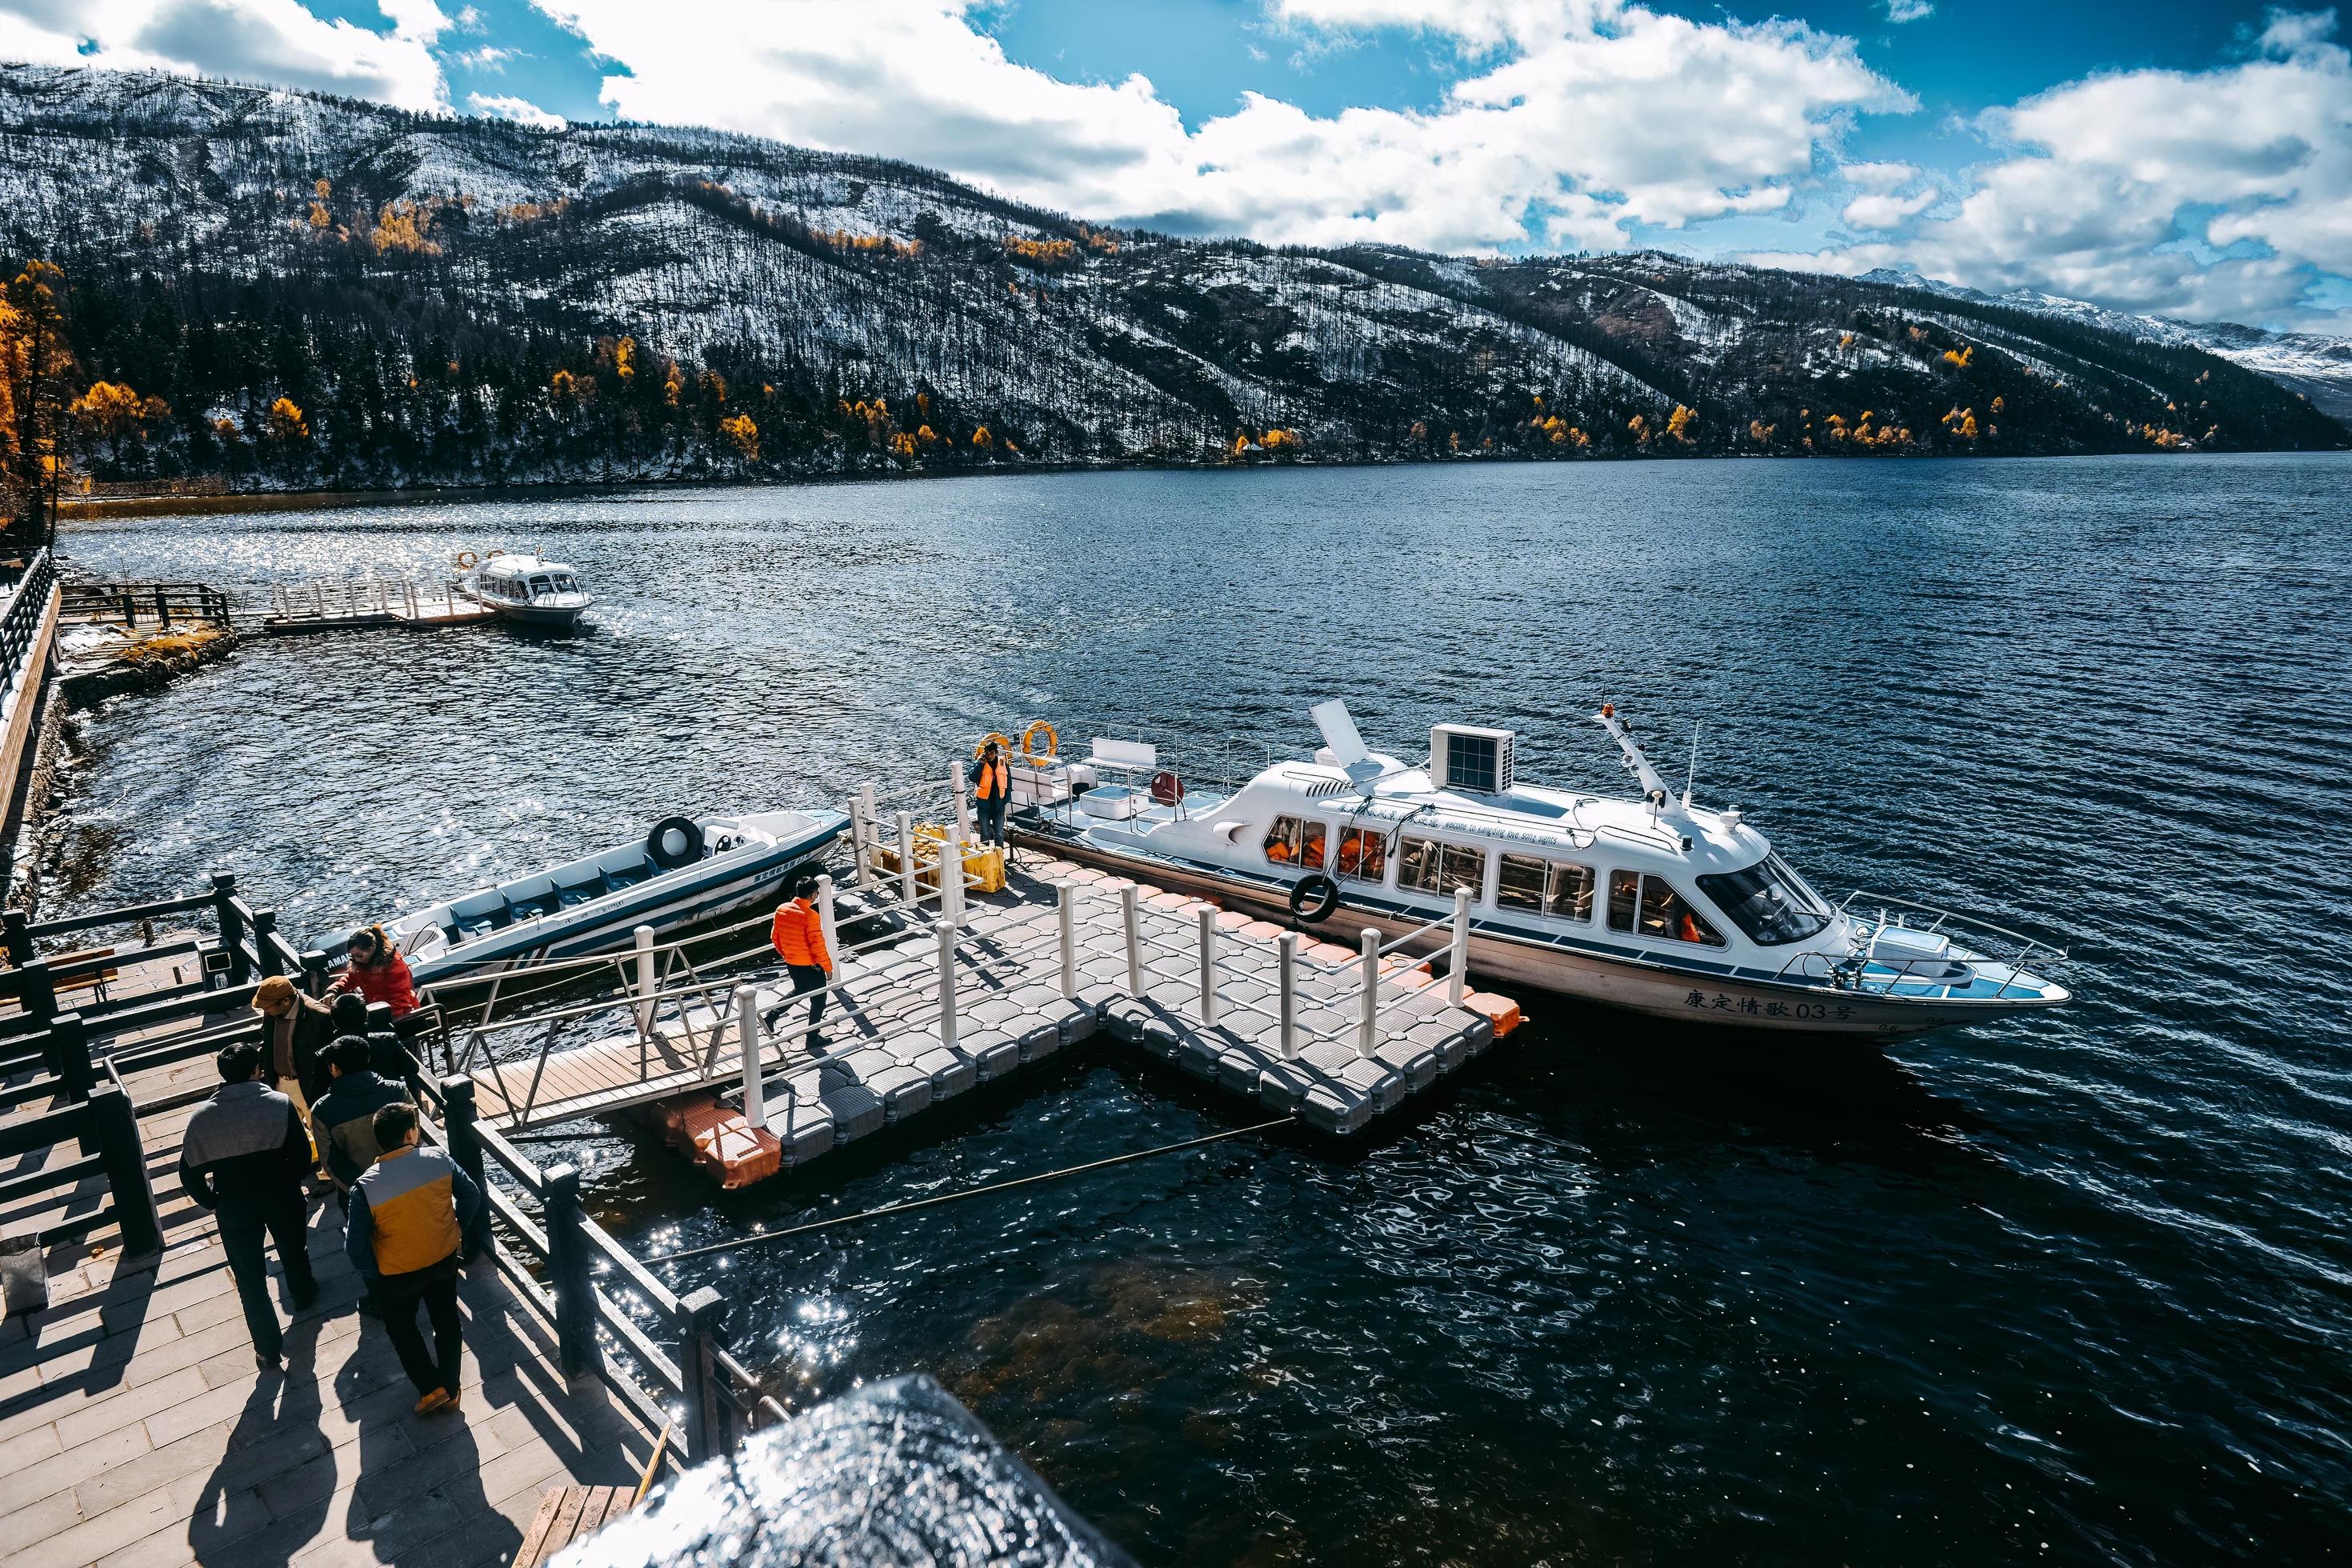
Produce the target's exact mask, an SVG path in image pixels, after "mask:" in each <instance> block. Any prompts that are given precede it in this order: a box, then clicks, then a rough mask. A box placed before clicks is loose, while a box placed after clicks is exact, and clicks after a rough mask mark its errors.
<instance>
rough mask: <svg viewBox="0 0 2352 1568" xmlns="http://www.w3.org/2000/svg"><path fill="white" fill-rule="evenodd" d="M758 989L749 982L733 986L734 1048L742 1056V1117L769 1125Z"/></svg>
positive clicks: (765, 1064)
mask: <svg viewBox="0 0 2352 1568" xmlns="http://www.w3.org/2000/svg"><path fill="white" fill-rule="evenodd" d="M760 1033H761V1030H760V993H759V991H758V990H757V989H756V988H755V987H752V986H750V985H738V986H737V987H736V988H735V1048H736V1050H737V1052H738V1053H740V1055H741V1057H742V1058H743V1120H744V1121H749V1122H750V1123H751V1125H752V1126H754V1127H759V1128H765V1127H766V1126H767V1125H768V1064H767V1062H766V1060H765V1059H764V1054H763V1053H762V1051H761V1040H760Z"/></svg>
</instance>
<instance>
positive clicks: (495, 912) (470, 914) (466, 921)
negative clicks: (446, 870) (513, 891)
mask: <svg viewBox="0 0 2352 1568" xmlns="http://www.w3.org/2000/svg"><path fill="white" fill-rule="evenodd" d="M449 923H450V924H451V925H452V926H455V927H456V928H457V931H458V932H459V934H460V936H461V938H462V937H476V936H480V935H481V934H482V933H483V932H485V931H499V930H502V929H503V928H505V927H507V926H509V925H512V924H513V923H514V914H513V912H512V911H511V910H509V909H508V908H507V900H506V895H505V894H503V893H501V892H499V891H498V890H497V889H491V890H490V891H488V892H487V893H474V894H471V895H469V896H467V897H466V898H462V899H459V900H457V902H456V903H454V904H451V905H450V906H449Z"/></svg>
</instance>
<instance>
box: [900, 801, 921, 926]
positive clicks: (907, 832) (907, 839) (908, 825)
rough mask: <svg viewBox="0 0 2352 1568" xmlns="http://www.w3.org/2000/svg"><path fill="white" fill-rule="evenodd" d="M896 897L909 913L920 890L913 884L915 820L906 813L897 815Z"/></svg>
mask: <svg viewBox="0 0 2352 1568" xmlns="http://www.w3.org/2000/svg"><path fill="white" fill-rule="evenodd" d="M921 891H922V889H920V888H919V887H918V886H917V885H916V883H915V819H914V817H913V816H910V815H909V814H908V813H906V812H903V811H902V812H900V813H898V897H899V898H900V899H901V900H904V901H905V902H906V905H907V908H908V910H909V911H910V912H911V911H912V910H914V908H915V902H916V898H917V896H918V895H919V893H921Z"/></svg>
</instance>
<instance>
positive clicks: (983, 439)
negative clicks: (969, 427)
mask: <svg viewBox="0 0 2352 1568" xmlns="http://www.w3.org/2000/svg"><path fill="white" fill-rule="evenodd" d="M995 439H996V438H995V437H993V436H991V435H990V434H989V433H988V426H985V425H983V426H981V427H980V428H979V429H977V430H975V431H973V432H972V433H971V444H972V445H973V446H975V447H982V448H985V447H989V446H991V445H992V444H993V443H994V441H995Z"/></svg>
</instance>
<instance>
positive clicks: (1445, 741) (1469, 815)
mask: <svg viewBox="0 0 2352 1568" xmlns="http://www.w3.org/2000/svg"><path fill="white" fill-rule="evenodd" d="M1314 712H1315V719H1316V722H1317V724H1318V727H1319V728H1320V729H1321V731H1322V732H1323V737H1324V742H1325V744H1324V746H1323V749H1322V750H1320V751H1318V752H1317V753H1316V755H1315V760H1314V761H1312V762H1284V763H1275V764H1274V765H1272V766H1271V767H1268V768H1266V769H1265V770H1264V771H1263V772H1261V773H1258V774H1256V775H1255V777H1253V778H1251V779H1249V780H1248V781H1247V782H1246V783H1244V784H1241V785H1240V786H1239V787H1238V788H1236V789H1234V790H1233V791H1231V793H1222V792H1219V793H1212V792H1209V791H1207V790H1188V789H1187V788H1186V787H1185V784H1184V782H1183V780H1182V779H1181V777H1180V776H1179V775H1178V773H1176V771H1175V770H1174V769H1173V768H1172V766H1171V764H1170V763H1169V762H1168V761H1167V760H1165V759H1163V758H1161V757H1160V755H1159V754H1158V752H1157V749H1156V748H1155V747H1153V746H1150V745H1144V744H1139V743H1137V742H1125V741H1105V740H1097V742H1095V743H1094V746H1095V750H1094V755H1093V756H1091V757H1089V758H1086V759H1082V760H1078V761H1073V762H1061V761H1044V762H1040V761H1035V760H1031V759H1016V760H1015V763H1014V766H1013V779H1012V791H1011V794H1012V799H1013V804H1014V805H1015V806H1016V807H1017V808H1019V809H1018V810H1017V812H1016V815H1015V816H1014V818H1013V824H1012V825H1011V826H1012V834H1011V837H1012V839H1013V843H1015V844H1016V845H1020V844H1026V845H1031V846H1034V847H1039V848H1043V849H1045V850H1048V851H1050V852H1051V853H1053V854H1055V855H1058V856H1061V857H1063V858H1066V859H1071V860H1077V861H1082V862H1086V863H1089V864H1092V865H1096V866H1100V867H1104V868H1110V869H1113V870H1117V871H1118V872H1121V873H1123V874H1126V875H1129V876H1132V877H1135V878H1137V879H1139V880H1147V881H1150V882H1152V883H1155V884H1157V885H1159V886H1161V887H1167V888H1171V889H1176V890H1181V891H1183V892H1188V893H1195V894H1203V895H1208V896H1212V897H1214V898H1216V899H1218V900H1221V901H1222V902H1223V903H1224V904H1225V905H1226V906H1227V907H1229V908H1234V909H1240V910H1248V911H1251V912H1255V913H1262V914H1265V915H1268V916H1271V917H1273V918H1276V919H1280V918H1282V917H1283V916H1285V915H1288V916H1290V917H1292V918H1295V919H1298V920H1301V921H1307V922H1310V923H1312V922H1317V921H1324V920H1330V921H1332V922H1333V923H1334V924H1335V925H1337V926H1339V928H1340V929H1342V930H1345V931H1349V934H1351V935H1352V934H1354V933H1355V932H1357V931H1361V930H1363V929H1365V928H1367V927H1370V928H1375V929H1377V930H1379V931H1381V933H1382V935H1383V937H1384V938H1388V937H1396V936H1402V935H1403V934H1405V933H1406V932H1408V931H1412V930H1414V929H1415V928H1418V927H1421V926H1423V924H1425V923H1426V922H1428V921H1432V920H1433V919H1438V918H1441V917H1444V916H1445V915H1447V914H1448V913H1449V912H1450V911H1451V910H1452V909H1453V907H1454V895H1455V891H1456V889H1461V890H1464V891H1466V892H1467V893H1468V895H1469V906H1470V908H1469V914H1470V963H1469V968H1470V969H1471V971H1472V972H1473V973H1483V974H1486V975H1490V976H1492V977H1494V978H1495V979H1496V980H1497V981H1503V982H1512V983H1517V984H1522V985H1533V986H1540V987H1542V988H1544V989H1546V990H1550V991H1557V992H1562V993H1565V994H1569V995H1572V996H1580V997H1584V998H1588V999H1590V1000H1591V1001H1595V1002H1601V1003H1605V1004H1608V1005H1612V1006H1617V1007H1623V1008H1628V1009H1631V1010H1632V1011H1634V1012H1637V1013H1646V1014H1651V1015H1654V1016H1659V1017H1668V1018H1680V1019H1685V1020H1691V1021H1703V1022H1706V1023H1708V1024H1716V1025H1723V1026H1731V1027H1736V1028H1740V1029H1773V1030H1785V1031H1792V1032H1800V1033H1809V1034H1824V1035H1847V1036H1852V1035H1862V1036H1895V1035H1906V1034H1913V1033H1916V1032H1918V1031H1920V1030H1924V1029H1934V1028H1940V1027H1943V1026H1947V1025H1950V1024H1963V1023H1979V1022H1983V1021H1986V1020H1988V1019H1990V1018H1992V1017H1995V1016H2001V1015H2005V1014H2010V1013H2014V1012H2017V1011H2020V1010H2021V1009H2025V1008H2034V1007H2050V1006H2054V1005H2057V1004H2059V1003H2062V1002H2064V1001H2065V1000H2067V993H2066V991H2065V989H2064V988H2063V986H2060V985H2058V984H2054V983H2053V982H2052V981H2050V980H2048V979H2046V978H2044V977H2043V976H2042V974H2040V973H2035V969H2036V968H2047V967H2048V966H2049V965H2051V964H2053V963H2057V962H2060V961H2063V959H2064V957H2065V953H2064V952H2063V951H2061V950H2059V949H2056V948H2053V947H2050V946H2048V945H2045V944H2043V943H2042V942H2035V941H2032V940H2030V939H2028V938H2026V937H2022V936H2019V935H2017V934H2016V933H2014V932H2011V931H2003V930H2001V929H2000V928H1999V927H1997V926H1991V925H1987V924H1985V923H1984V922H1982V921H1970V920H1965V919H1963V918H1961V917H1960V916H1958V915H1953V914H1948V913H1945V912H1942V911H1940V910H1931V909H1927V908H1926V907H1924V906H1922V905H1918V904H1914V903H1909V902H1906V901H1905V900H1900V899H1893V898H1885V897H1882V896H1880V895H1878V894H1874V893H1860V892H1856V893H1851V894H1848V895H1847V896H1846V897H1845V898H1844V899H1843V900H1839V901H1838V902H1836V903H1834V904H1832V903H1831V902H1830V901H1829V900H1826V899H1824V898H1822V896H1821V895H1820V894H1819V893H1817V892H1815V891H1814V890H1813V889H1812V888H1811V885H1810V884H1808V883H1807V882H1806V881H1805V879H1803V878H1802V877H1801V876H1799V875H1798V874H1797V872H1796V871H1795V870H1794V869H1793V868H1791V867H1790V865H1789V864H1788V863H1787V862H1786V861H1785V860H1783V859H1782V858H1780V855H1778V854H1777V853H1775V852H1774V850H1773V848H1772V845H1771V841H1770V840H1769V839H1768V838H1766V837H1764V835H1763V834H1761V833H1759V832H1758V831H1757V830H1756V828H1755V826H1753V825H1752V824H1750V823H1749V822H1748V821H1747V820H1746V818H1745V817H1744V816H1742V815H1741V813H1740V812H1739V810H1738V807H1736V806H1734V807H1730V808H1727V809H1726V810H1722V811H1705V810H1700V809H1698V808H1696V807H1694V806H1693V805H1691V801H1690V793H1689V791H1688V790H1687V789H1685V791H1684V794H1683V795H1682V797H1681V799H1679V800H1677V799H1675V797H1674V796H1673V795H1670V794H1669V793H1668V792H1667V789H1666V785H1665V783H1664V780H1662V779H1661V778H1659V776H1658V774H1657V772H1656V770H1654V768H1652V767H1651V765H1650V762H1649V759H1648V758H1647V757H1646V756H1644V755H1643V752H1642V749H1641V747H1640V746H1639V745H1638V744H1636V743H1635V742H1634V739H1633V732H1632V731H1630V730H1629V729H1627V728H1626V725H1625V721H1624V720H1623V719H1622V717H1620V716H1619V715H1618V713H1617V712H1616V710H1614V709H1613V708H1612V707H1610V706H1608V705H1605V704H1604V705H1603V706H1602V708H1601V711H1600V712H1599V713H1598V714H1596V715H1594V720H1595V721H1596V722H1597V723H1599V724H1600V725H1601V727H1602V728H1603V729H1605V730H1606V731H1608V732H1609V734H1610V736H1611V738H1612V739H1613V740H1614V741H1615V742H1617V745H1618V747H1619V749H1620V750H1621V751H1622V752H1623V753H1624V759H1625V765H1626V768H1627V771H1628V772H1630V773H1633V775H1634V777H1635V778H1636V779H1638V780H1639V781H1640V784H1641V787H1642V797H1641V798H1640V799H1637V800H1624V799H1616V798H1612V797H1609V796H1605V795H1588V794H1581V793H1578V792H1574V791H1570V790H1562V789H1549V788H1544V787H1541V786H1538V785H1529V784H1522V783H1520V782H1519V781H1518V779H1517V776H1516V766H1515V759H1514V752H1515V750H1516V742H1517V736H1516V735H1515V734H1514V732H1512V731H1507V730H1491V729H1480V728H1475V727H1472V726H1468V725H1460V724H1441V725H1438V726H1437V727H1436V728H1435V729H1433V731H1431V732H1430V756H1429V760H1428V761H1427V762H1424V763H1406V762H1403V761H1402V760H1400V759H1398V758H1396V757H1393V756H1387V755H1383V754H1381V753H1380V752H1372V751H1370V750H1369V749H1367V748H1366V747H1365V745H1364V743H1363V741H1362V739H1361V738H1360V736H1359V735H1358V734H1357V732H1356V726H1355V724H1354V722H1353V721H1351V720H1350V719H1349V716H1348V710H1347V709H1346V708H1345V706H1343V705H1342V704H1340V703H1339V702H1336V701H1334V702H1326V703H1323V704H1321V705H1320V706H1318V707H1317V708H1316V709H1315V710H1314ZM2029 965H2031V966H2032V967H2029Z"/></svg>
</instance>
